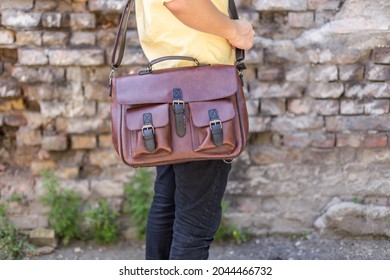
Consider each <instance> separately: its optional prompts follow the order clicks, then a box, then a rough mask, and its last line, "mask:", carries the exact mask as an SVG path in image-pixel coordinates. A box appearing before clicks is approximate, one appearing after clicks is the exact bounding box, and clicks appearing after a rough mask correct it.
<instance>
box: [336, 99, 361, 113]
mask: <svg viewBox="0 0 390 280" xmlns="http://www.w3.org/2000/svg"><path fill="white" fill-rule="evenodd" d="M340 113H341V114H342V115H358V114H363V113H364V103H362V102H360V101H359V100H350V99H344V100H341V101H340Z"/></svg>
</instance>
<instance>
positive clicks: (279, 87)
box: [250, 81, 303, 98]
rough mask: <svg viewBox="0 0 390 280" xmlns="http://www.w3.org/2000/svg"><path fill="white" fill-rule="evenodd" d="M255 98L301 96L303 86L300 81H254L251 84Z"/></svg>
mask: <svg viewBox="0 0 390 280" xmlns="http://www.w3.org/2000/svg"><path fill="white" fill-rule="evenodd" d="M250 89H251V91H250V94H251V95H252V97H253V98H271V97H300V96H301V95H302V93H303V86H302V85H301V84H299V83H284V84H270V83H261V82H258V81H254V82H252V83H251V84H250Z"/></svg>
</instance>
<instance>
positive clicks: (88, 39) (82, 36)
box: [70, 32, 96, 46]
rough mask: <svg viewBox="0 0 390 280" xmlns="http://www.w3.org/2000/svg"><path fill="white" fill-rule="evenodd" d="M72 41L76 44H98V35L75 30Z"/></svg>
mask: <svg viewBox="0 0 390 280" xmlns="http://www.w3.org/2000/svg"><path fill="white" fill-rule="evenodd" d="M70 43H71V44H72V45H75V46H81V45H84V46H94V45H95V44H96V36H95V33H93V32H73V33H72V37H71V38H70Z"/></svg>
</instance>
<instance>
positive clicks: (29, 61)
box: [18, 49, 49, 66]
mask: <svg viewBox="0 0 390 280" xmlns="http://www.w3.org/2000/svg"><path fill="white" fill-rule="evenodd" d="M18 56H19V63H20V64H21V65H29V66H31V65H46V64H47V63H48V62H49V59H48V57H47V54H46V51H45V50H44V49H18Z"/></svg>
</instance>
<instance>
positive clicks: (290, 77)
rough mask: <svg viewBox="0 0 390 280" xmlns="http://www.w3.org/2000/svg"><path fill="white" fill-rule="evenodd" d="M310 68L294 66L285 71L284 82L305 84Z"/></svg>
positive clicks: (307, 66)
mask: <svg viewBox="0 0 390 280" xmlns="http://www.w3.org/2000/svg"><path fill="white" fill-rule="evenodd" d="M309 73H310V66H309V65H303V66H294V67H292V68H291V69H289V70H287V71H286V81H289V82H307V81H308V80H309Z"/></svg>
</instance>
